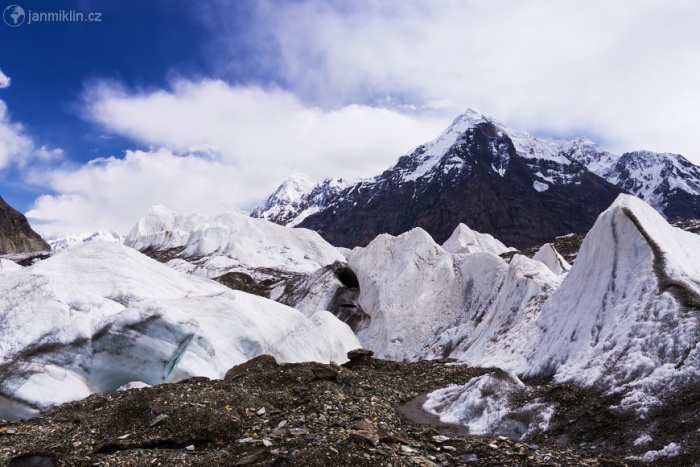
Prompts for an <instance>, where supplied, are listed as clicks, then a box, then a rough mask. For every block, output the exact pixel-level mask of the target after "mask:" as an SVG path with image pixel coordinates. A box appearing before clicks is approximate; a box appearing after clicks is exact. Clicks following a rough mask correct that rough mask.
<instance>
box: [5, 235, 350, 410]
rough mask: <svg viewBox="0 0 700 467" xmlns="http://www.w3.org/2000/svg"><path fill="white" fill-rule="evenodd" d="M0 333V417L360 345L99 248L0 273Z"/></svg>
mask: <svg viewBox="0 0 700 467" xmlns="http://www.w3.org/2000/svg"><path fill="white" fill-rule="evenodd" d="M3 264H5V262H4V261H3ZM0 334H1V335H3V336H5V338H3V339H1V340H0V418H4V419H10V418H26V417H29V416H33V415H36V414H37V413H40V412H41V411H43V410H46V409H47V408H49V407H51V406H54V405H56V404H60V403H63V402H68V401H72V400H76V399H80V398H83V397H85V396H87V395H89V394H91V393H94V392H103V391H114V390H116V389H118V388H119V387H121V386H124V385H126V384H129V383H134V382H138V383H139V384H148V385H155V384H160V383H166V382H174V381H179V380H182V379H185V378H188V377H191V376H205V377H209V378H222V377H223V376H224V374H225V372H226V371H227V370H228V369H229V368H231V367H232V366H233V365H236V364H239V363H242V362H244V361H246V360H248V359H250V358H252V357H254V356H256V355H260V354H263V353H267V354H271V355H273V356H274V357H275V358H276V359H277V360H278V361H280V362H300V361H319V362H326V363H328V362H331V361H336V362H344V361H346V354H347V352H348V351H349V350H352V349H355V348H359V347H361V345H360V343H359V342H358V340H357V338H356V337H355V335H354V334H353V332H352V331H351V329H350V328H349V327H348V326H347V325H345V324H344V323H342V322H340V321H338V320H337V319H336V318H335V317H334V316H333V315H332V314H330V313H328V312H326V311H318V312H315V313H313V314H311V315H310V316H309V317H307V316H305V315H304V314H302V313H301V312H299V311H297V310H294V309H292V308H289V307H287V306H284V305H282V304H279V303H276V302H273V301H271V300H267V299H264V298H261V297H258V296H254V295H250V294H247V293H243V292H239V291H232V290H230V289H229V288H227V287H225V286H223V285H221V284H218V283H216V282H214V281H211V280H208V279H204V278H199V277H195V276H187V275H183V274H182V273H180V272H177V271H175V270H173V269H171V268H168V267H167V266H165V265H163V264H161V263H159V262H157V261H155V260H153V259H151V258H148V257H147V256H145V255H143V254H141V253H139V252H138V251H136V250H134V249H132V248H128V247H126V246H123V245H121V244H118V243H109V242H101V241H94V242H90V243H88V244H85V245H81V246H77V247H73V248H70V249H67V250H64V251H62V252H59V253H57V254H55V255H54V256H52V257H51V258H49V259H46V260H44V261H40V262H38V263H36V264H34V265H32V266H30V267H27V268H19V269H17V268H15V270H12V271H11V270H9V269H8V270H3V272H0ZM10 337H11V338H10Z"/></svg>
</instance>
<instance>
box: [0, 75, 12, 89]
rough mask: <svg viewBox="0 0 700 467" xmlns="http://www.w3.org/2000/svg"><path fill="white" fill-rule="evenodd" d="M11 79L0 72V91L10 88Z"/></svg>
mask: <svg viewBox="0 0 700 467" xmlns="http://www.w3.org/2000/svg"><path fill="white" fill-rule="evenodd" d="M11 81H12V80H11V79H10V77H9V76H7V75H6V74H5V73H3V72H2V70H0V89H5V88H8V87H10V83H11Z"/></svg>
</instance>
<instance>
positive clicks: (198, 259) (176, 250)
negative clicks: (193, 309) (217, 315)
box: [124, 206, 344, 278]
mask: <svg viewBox="0 0 700 467" xmlns="http://www.w3.org/2000/svg"><path fill="white" fill-rule="evenodd" d="M124 244H125V245H127V246H130V247H133V248H135V249H137V250H140V251H146V250H148V251H150V252H161V253H162V254H164V255H166V256H170V257H172V258H175V259H174V260H173V261H172V263H171V264H170V265H171V266H173V267H175V268H177V269H179V270H181V271H183V272H188V273H192V274H195V275H199V276H203V277H210V278H211V277H217V276H220V275H222V274H225V273H227V272H230V271H244V272H251V271H252V270H254V269H261V268H269V269H276V270H281V271H286V272H297V273H311V272H313V271H315V270H317V269H319V268H321V267H323V266H327V265H329V264H332V263H333V262H335V261H344V257H343V255H342V254H341V253H340V252H338V250H337V249H335V248H334V247H333V246H332V245H330V244H329V243H327V242H326V241H325V240H323V239H322V238H321V236H320V235H318V234H317V233H316V232H312V231H310V230H307V229H289V228H285V227H282V226H280V225H277V224H274V223H272V222H269V221H267V220H265V219H254V218H251V217H248V216H246V215H243V214H238V213H225V214H217V215H201V214H188V215H181V214H177V213H175V212H174V211H172V210H170V209H168V208H166V207H164V206H153V207H151V208H150V209H149V210H148V212H147V213H146V214H145V215H144V216H143V218H141V220H139V222H138V223H137V224H136V226H134V228H133V229H132V230H131V232H130V233H129V235H128V236H127V237H126V240H125V241H124Z"/></svg>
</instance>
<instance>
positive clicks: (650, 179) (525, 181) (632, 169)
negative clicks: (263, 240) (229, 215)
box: [251, 109, 700, 248]
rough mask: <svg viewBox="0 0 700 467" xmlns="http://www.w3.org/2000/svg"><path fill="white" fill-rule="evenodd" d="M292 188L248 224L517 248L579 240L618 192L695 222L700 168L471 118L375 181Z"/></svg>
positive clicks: (699, 212)
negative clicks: (456, 236)
mask: <svg viewBox="0 0 700 467" xmlns="http://www.w3.org/2000/svg"><path fill="white" fill-rule="evenodd" d="M297 177H298V176H297ZM504 182H506V183H504ZM291 185H292V183H291V182H289V181H286V182H285V183H283V184H282V186H281V187H280V189H282V187H286V188H289V187H290V186H291ZM295 188H296V191H295V192H294V195H293V197H294V201H293V202H288V201H287V200H286V199H285V197H281V196H278V192H279V191H280V189H278V191H277V192H275V193H274V194H273V195H271V196H270V197H269V198H268V200H267V201H266V203H265V204H264V205H262V206H258V207H257V208H255V209H253V210H252V211H251V216H252V217H259V218H265V219H268V220H271V221H273V222H276V223H279V224H282V225H288V226H291V227H296V226H300V227H306V228H310V229H312V230H316V231H318V232H319V233H320V234H321V235H322V236H323V237H324V238H325V239H326V240H328V241H329V242H330V243H332V244H335V245H336V246H341V247H354V246H364V245H366V244H367V243H369V241H371V239H372V238H374V237H375V236H376V235H378V234H380V233H389V234H391V235H399V234H401V233H403V232H406V231H408V230H410V229H411V228H414V227H422V228H424V229H426V230H427V231H428V233H430V234H431V235H432V236H433V237H434V238H435V240H436V241H437V242H438V243H442V242H443V241H445V240H446V239H447V236H449V234H451V233H452V231H453V230H454V228H455V227H456V226H457V225H458V224H459V223H464V224H466V225H468V226H470V227H471V228H474V229H475V230H478V231H479V232H483V233H487V234H491V235H493V236H495V237H496V238H498V239H499V240H501V241H504V242H505V243H506V244H508V245H513V246H516V247H519V248H522V247H528V246H533V245H541V244H543V243H545V242H548V241H551V240H552V239H553V238H555V237H556V236H560V235H564V234H568V233H585V232H586V231H588V229H590V228H591V227H592V225H593V222H594V221H595V218H596V217H597V215H598V214H600V213H601V212H603V211H604V210H605V209H607V207H608V206H609V205H610V204H611V203H612V202H613V201H614V199H615V197H616V196H617V195H618V194H620V193H631V194H634V195H636V196H638V197H640V198H642V199H645V200H647V201H648V202H649V203H650V204H652V205H653V206H654V207H655V208H656V209H657V210H661V211H663V212H664V213H665V214H666V216H667V217H669V218H673V217H677V216H680V217H700V168H699V167H697V166H695V165H693V164H692V163H690V162H689V161H687V160H686V159H685V158H683V157H682V156H680V155H674V154H657V153H650V152H648V151H636V152H628V153H624V154H623V155H621V156H617V155H614V154H612V153H610V152H608V151H606V150H604V149H603V148H601V147H600V146H598V145H596V144H595V143H594V142H593V141H591V140H590V139H588V138H577V139H575V140H571V141H560V140H545V139H540V138H536V137H534V136H532V135H530V134H528V133H525V132H517V131H514V130H511V129H510V128H508V127H506V126H505V125H503V124H502V123H500V122H499V121H497V120H495V119H492V118H490V117H486V116H484V115H482V114H481V113H479V112H478V111H475V110H471V109H470V110H467V112H465V113H464V114H462V115H460V116H458V117H457V118H456V119H455V120H454V121H453V123H452V124H451V125H450V126H449V127H448V128H447V129H446V130H445V131H443V133H441V134H440V135H439V136H438V137H437V138H435V139H434V140H432V141H430V142H427V143H425V144H423V145H420V146H418V147H416V148H415V149H413V150H412V151H410V152H408V153H407V154H405V155H403V156H401V157H400V158H399V159H398V160H397V162H396V163H395V164H394V165H393V166H392V167H390V168H388V169H387V170H385V171H384V172H382V173H381V174H379V175H377V176H374V177H371V178H362V179H357V180H354V181H345V180H342V179H326V180H324V181H323V182H321V183H317V184H315V185H312V184H309V183H308V178H305V183H304V184H303V185H301V184H299V183H297V184H296V185H295ZM285 195H286V197H288V196H289V195H288V193H285ZM528 210H532V212H527V211H528ZM358 219H359V220H358ZM509 219H510V221H509ZM540 219H544V221H540ZM441 224H444V225H441ZM523 229H535V231H534V232H532V233H531V234H529V235H528V234H523V233H522V230H523Z"/></svg>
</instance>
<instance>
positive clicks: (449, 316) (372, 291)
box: [348, 229, 464, 361]
mask: <svg viewBox="0 0 700 467" xmlns="http://www.w3.org/2000/svg"><path fill="white" fill-rule="evenodd" d="M348 264H349V266H350V268H351V269H352V270H353V271H354V272H355V273H356V274H357V277H358V279H359V282H360V296H359V303H360V305H361V307H362V309H363V310H364V312H365V313H367V314H368V315H369V316H370V318H371V322H370V324H369V327H368V328H367V329H365V330H363V331H361V332H360V333H358V338H359V339H360V342H362V344H363V346H364V347H366V348H368V349H371V350H373V351H374V352H375V355H376V356H377V357H379V358H388V359H393V360H408V361H413V360H418V359H420V358H422V357H423V356H424V355H425V353H426V350H427V348H428V347H429V345H430V343H431V342H432V340H433V339H434V338H435V336H437V335H439V334H440V333H442V332H443V331H444V330H445V329H447V328H449V327H451V326H454V325H457V324H459V322H460V320H461V319H462V317H463V315H464V313H463V308H464V294H463V292H462V283H461V279H460V278H459V271H458V268H457V267H456V265H455V262H454V259H453V256H452V255H451V254H449V253H447V252H446V251H445V250H443V249H442V248H441V247H440V246H439V245H437V244H436V243H435V242H434V241H433V239H432V238H431V237H430V235H428V234H427V233H426V232H425V231H424V230H422V229H413V230H411V231H409V232H406V233H405V234H402V235H400V236H398V237H392V236H391V235H386V234H384V235H380V236H378V237H377V238H376V239H375V240H374V241H372V242H371V243H370V244H369V245H368V246H367V247H366V248H360V249H355V250H353V252H352V254H351V255H350V258H348Z"/></svg>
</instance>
